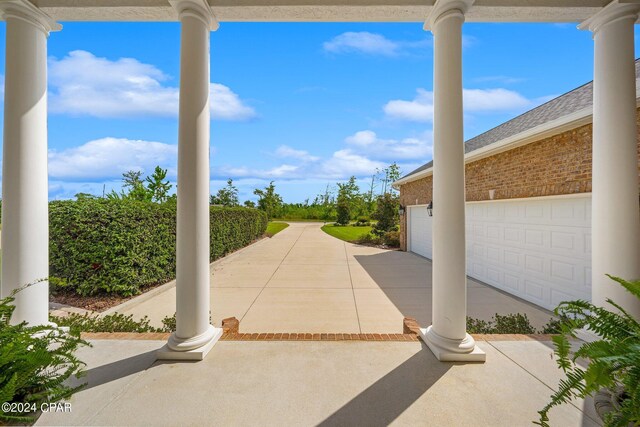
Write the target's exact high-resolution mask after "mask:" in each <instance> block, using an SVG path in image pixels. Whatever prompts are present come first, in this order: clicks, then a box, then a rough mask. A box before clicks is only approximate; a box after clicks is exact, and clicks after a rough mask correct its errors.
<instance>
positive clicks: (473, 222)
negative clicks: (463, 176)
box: [467, 196, 591, 309]
mask: <svg viewBox="0 0 640 427" xmlns="http://www.w3.org/2000/svg"><path fill="white" fill-rule="evenodd" d="M590 200H591V198H590V196H583V197H576V198H559V199H542V200H540V199H535V198H534V199H527V200H518V201H492V202H485V203H477V205H489V206H501V208H500V209H493V208H491V209H490V208H487V209H484V210H483V212H485V213H486V215H484V216H476V215H474V216H467V230H473V229H475V228H477V227H478V223H481V224H482V227H484V229H485V230H494V231H492V232H491V235H492V236H495V235H497V233H498V232H496V231H495V230H501V232H502V236H503V238H502V239H496V238H492V239H490V238H489V235H490V233H489V232H487V233H486V236H479V235H478V233H468V234H467V245H472V247H473V248H474V250H473V251H470V252H469V254H468V256H469V259H468V260H467V263H469V264H471V265H475V264H482V265H484V268H482V267H477V268H474V269H470V271H469V274H470V275H471V276H472V277H475V278H477V279H479V280H481V281H484V282H486V283H488V284H490V285H493V286H496V287H498V288H500V289H503V290H505V291H507V292H511V293H513V294H514V295H517V296H519V297H521V298H524V299H526V300H528V301H531V302H533V303H535V304H538V305H541V306H543V307H545V308H548V309H553V308H555V307H556V306H557V303H558V302H559V301H563V300H566V299H567V298H568V297H570V299H576V298H581V299H590V296H591V286H590V266H591V254H590V250H591V248H590V237H591V236H590V231H591V230H590V224H589V220H588V217H589V216H588V214H587V212H589V210H590V208H591V203H590ZM469 205H473V203H472V204H468V205H467V206H468V208H467V210H468V211H469V207H470V206H469ZM480 247H484V248H485V250H484V252H483V251H482V250H480ZM482 253H484V257H482V258H481V257H479V256H477V255H476V254H482Z"/></svg>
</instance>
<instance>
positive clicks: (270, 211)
mask: <svg viewBox="0 0 640 427" xmlns="http://www.w3.org/2000/svg"><path fill="white" fill-rule="evenodd" d="M253 194H255V195H256V196H258V209H260V210H263V211H265V212H266V214H267V218H269V219H271V218H273V217H274V216H275V214H276V213H277V212H278V210H279V209H280V207H281V206H282V197H280V195H279V194H278V193H276V186H275V184H274V183H273V181H271V182H270V183H269V185H268V186H267V187H265V189H264V190H261V189H259V188H256V189H255V190H253Z"/></svg>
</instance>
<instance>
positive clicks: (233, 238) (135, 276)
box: [49, 199, 267, 296]
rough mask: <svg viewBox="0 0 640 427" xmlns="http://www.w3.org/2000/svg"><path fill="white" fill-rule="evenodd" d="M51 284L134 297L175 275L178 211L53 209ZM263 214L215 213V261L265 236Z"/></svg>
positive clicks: (103, 204) (73, 204) (122, 203)
mask: <svg viewBox="0 0 640 427" xmlns="http://www.w3.org/2000/svg"><path fill="white" fill-rule="evenodd" d="M49 224H50V245H49V252H50V260H49V263H50V268H49V272H50V276H51V278H50V281H51V284H52V286H53V287H54V288H56V287H62V288H70V289H74V290H75V291H76V292H77V293H79V294H81V295H92V294H96V293H101V292H106V293H117V294H120V295H123V296H129V295H135V294H137V293H139V292H140V290H141V288H143V287H146V286H152V285H156V284H160V283H165V282H167V281H169V280H172V279H173V278H175V271H176V253H175V252H176V206H175V204H173V203H166V204H154V203H145V202H137V201H133V200H108V199H90V200H80V201H56V202H51V203H50V204H49ZM266 227H267V218H266V215H264V213H263V212H260V211H257V210H255V209H245V208H211V260H212V261H213V260H215V259H217V258H220V257H222V256H224V255H226V254H227V253H229V252H232V251H234V250H236V249H239V248H241V247H243V246H246V245H247V244H249V243H251V242H252V241H253V240H255V239H257V238H258V237H260V236H262V234H264V231H265V230H266Z"/></svg>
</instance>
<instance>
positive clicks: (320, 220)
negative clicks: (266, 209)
mask: <svg viewBox="0 0 640 427" xmlns="http://www.w3.org/2000/svg"><path fill="white" fill-rule="evenodd" d="M273 220H274V221H287V222H329V221H330V220H326V221H325V220H324V219H295V218H294V219H291V218H274V219H273ZM333 221H335V220H333Z"/></svg>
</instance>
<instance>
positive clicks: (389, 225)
mask: <svg viewBox="0 0 640 427" xmlns="http://www.w3.org/2000/svg"><path fill="white" fill-rule="evenodd" d="M376 205H377V206H376V211H375V212H374V213H373V215H371V216H372V217H373V219H376V220H378V222H377V223H376V225H374V226H373V230H372V232H373V233H374V234H376V235H377V236H383V235H384V234H385V233H386V232H388V231H396V230H398V223H399V218H400V216H399V214H398V207H399V205H400V200H399V198H398V196H396V195H395V194H391V193H385V194H383V195H381V196H378V201H377V204H376Z"/></svg>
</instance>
